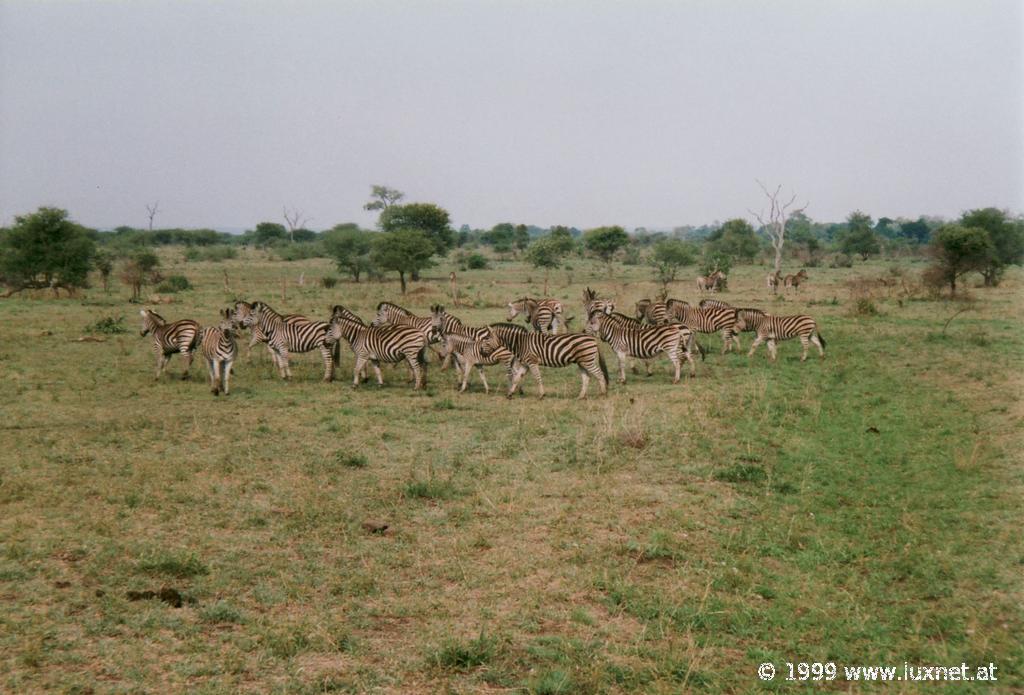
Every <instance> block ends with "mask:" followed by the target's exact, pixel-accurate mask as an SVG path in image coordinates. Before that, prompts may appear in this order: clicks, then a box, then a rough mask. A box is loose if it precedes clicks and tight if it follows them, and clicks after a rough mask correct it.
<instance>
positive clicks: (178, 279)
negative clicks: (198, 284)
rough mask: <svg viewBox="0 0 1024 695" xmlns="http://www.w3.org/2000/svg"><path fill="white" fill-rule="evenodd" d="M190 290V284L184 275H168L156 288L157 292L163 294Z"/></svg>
mask: <svg viewBox="0 0 1024 695" xmlns="http://www.w3.org/2000/svg"><path fill="white" fill-rule="evenodd" d="M190 289H192V283H190V282H189V281H188V278H187V277H185V276H184V275H169V276H168V277H167V278H166V279H165V280H164V281H163V282H161V283H160V284H159V285H157V287H156V291H157V292H164V293H167V294H173V293H175V292H183V291H185V290H190Z"/></svg>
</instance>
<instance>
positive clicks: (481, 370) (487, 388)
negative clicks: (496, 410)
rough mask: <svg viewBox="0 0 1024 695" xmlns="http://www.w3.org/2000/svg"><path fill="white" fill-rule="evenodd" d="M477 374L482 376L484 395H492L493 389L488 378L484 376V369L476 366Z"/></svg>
mask: <svg viewBox="0 0 1024 695" xmlns="http://www.w3.org/2000/svg"><path fill="white" fill-rule="evenodd" d="M476 373H477V374H479V375H480V382H481V383H482V384H483V385H484V393H490V392H491V388H490V386H488V385H487V377H486V376H485V375H484V368H483V367H482V366H481V365H479V364H478V365H477V366H476Z"/></svg>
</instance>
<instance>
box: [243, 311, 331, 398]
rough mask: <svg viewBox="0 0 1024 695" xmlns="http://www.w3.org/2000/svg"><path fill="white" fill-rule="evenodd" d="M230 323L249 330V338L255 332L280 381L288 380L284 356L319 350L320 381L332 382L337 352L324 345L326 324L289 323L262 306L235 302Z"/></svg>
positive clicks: (318, 322) (289, 369)
mask: <svg viewBox="0 0 1024 695" xmlns="http://www.w3.org/2000/svg"><path fill="white" fill-rule="evenodd" d="M232 317H233V318H234V320H235V321H236V322H238V323H241V324H242V325H243V326H247V327H249V328H252V330H253V334H254V335H255V334H256V333H257V331H258V332H259V334H260V336H261V338H262V339H264V340H265V341H266V343H267V347H268V348H270V355H271V357H273V359H274V365H275V366H276V367H277V371H278V373H279V374H280V375H281V377H282V378H283V379H290V378H291V376H292V370H291V367H290V366H289V364H288V355H289V353H293V352H310V351H311V350H319V351H320V356H321V357H322V358H323V363H324V378H323V380H324V381H333V379H334V364H335V360H336V358H337V355H338V350H335V349H332V347H333V346H332V347H328V346H327V344H326V343H325V342H324V339H325V338H326V337H327V331H328V328H329V324H327V323H326V322H324V321H312V320H310V319H304V320H302V321H299V320H298V319H293V323H290V322H288V321H285V320H284V317H283V316H281V315H280V314H278V313H277V312H276V311H274V310H273V309H271V308H270V307H269V306H267V304H266V303H264V302H253V303H252V304H250V303H248V302H241V301H239V302H235V311H234V314H233V315H232Z"/></svg>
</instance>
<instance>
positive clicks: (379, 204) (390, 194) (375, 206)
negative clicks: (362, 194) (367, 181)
mask: <svg viewBox="0 0 1024 695" xmlns="http://www.w3.org/2000/svg"><path fill="white" fill-rule="evenodd" d="M370 197H371V198H373V200H371V201H370V202H369V203H367V204H366V205H364V206H363V209H364V210H381V211H383V210H387V209H388V208H389V207H391V206H392V205H394V204H395V203H397V202H398V201H399V200H401V199H402V198H404V197H405V193H402V192H401V191H398V190H395V189H394V188H388V187H387V186H377V185H374V186H373V187H372V188H371V189H370Z"/></svg>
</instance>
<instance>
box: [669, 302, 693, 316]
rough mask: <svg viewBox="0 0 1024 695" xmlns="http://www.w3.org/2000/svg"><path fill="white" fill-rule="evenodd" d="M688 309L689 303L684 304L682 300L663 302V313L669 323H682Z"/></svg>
mask: <svg viewBox="0 0 1024 695" xmlns="http://www.w3.org/2000/svg"><path fill="white" fill-rule="evenodd" d="M690 309H691V307H690V303H689V302H684V301H683V300H682V299H666V300H665V313H666V314H667V320H669V321H682V320H683V317H684V316H685V315H686V312H687V311H689V310H690Z"/></svg>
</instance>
